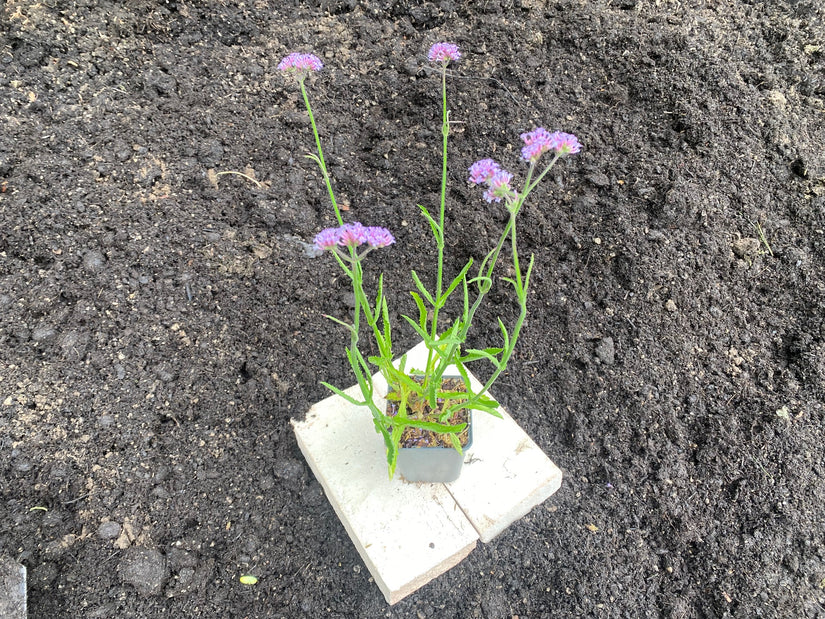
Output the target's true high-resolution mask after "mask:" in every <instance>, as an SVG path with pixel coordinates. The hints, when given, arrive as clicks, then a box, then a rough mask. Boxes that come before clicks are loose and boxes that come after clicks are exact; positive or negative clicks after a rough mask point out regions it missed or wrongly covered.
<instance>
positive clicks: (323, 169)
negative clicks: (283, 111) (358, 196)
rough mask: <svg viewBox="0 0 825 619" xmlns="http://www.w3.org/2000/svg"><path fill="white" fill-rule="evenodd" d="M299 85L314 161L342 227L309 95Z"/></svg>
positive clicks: (302, 85) (302, 84)
mask: <svg viewBox="0 0 825 619" xmlns="http://www.w3.org/2000/svg"><path fill="white" fill-rule="evenodd" d="M299 83H300V85H301V94H302V95H303V96H304V105H305V106H306V108H307V113H308V114H309V122H310V124H312V135H314V136H315V146H316V147H317V149H318V158H317V159H316V161H317V162H318V166H319V167H320V168H321V174H322V175H323V177H324V183H325V184H326V186H327V193H328V194H329V199H330V202H332V208H333V210H334V211H335V218H336V219H337V220H338V225H339V226H343V225H344V219H343V218H342V217H341V210H340V209H339V208H338V202H337V201H336V200H335V193H334V192H333V191H332V181H331V179H330V177H329V172H328V171H327V164H326V161H324V150H323V149H322V148H321V136H319V135H318V127H317V126H316V125H315V116H314V115H313V113H312V106H311V105H310V104H309V95H308V94H307V89H306V86H305V85H304V80H300V81H299Z"/></svg>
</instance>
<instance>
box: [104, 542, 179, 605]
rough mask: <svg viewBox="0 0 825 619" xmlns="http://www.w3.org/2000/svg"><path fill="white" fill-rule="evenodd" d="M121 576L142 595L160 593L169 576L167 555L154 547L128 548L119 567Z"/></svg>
mask: <svg viewBox="0 0 825 619" xmlns="http://www.w3.org/2000/svg"><path fill="white" fill-rule="evenodd" d="M117 570H118V573H119V574H120V578H121V579H122V580H123V582H125V583H126V584H129V585H132V586H133V587H134V588H135V589H136V590H137V592H138V593H139V594H141V595H146V596H149V595H160V593H161V592H162V591H163V586H164V584H166V579H167V578H168V577H169V572H168V566H167V564H166V557H164V556H163V555H162V554H161V553H160V552H159V551H158V550H156V549H154V548H138V547H136V546H133V547H131V548H127V549H126V552H125V554H124V556H123V558H122V559H121V560H120V563H119V564H118V567H117Z"/></svg>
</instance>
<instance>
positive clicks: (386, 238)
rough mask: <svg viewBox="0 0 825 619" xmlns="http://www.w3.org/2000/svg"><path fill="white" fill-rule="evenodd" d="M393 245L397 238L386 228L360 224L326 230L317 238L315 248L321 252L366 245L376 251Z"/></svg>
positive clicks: (355, 223)
mask: <svg viewBox="0 0 825 619" xmlns="http://www.w3.org/2000/svg"><path fill="white" fill-rule="evenodd" d="M393 243H395V238H393V236H392V234H391V233H390V231H389V230H387V229H386V228H381V227H379V226H364V225H361V224H360V223H358V222H354V223H351V224H344V225H343V226H339V227H337V228H326V229H324V230H321V231H320V232H319V233H318V234H317V235H316V236H315V247H316V248H317V249H319V250H321V251H323V250H325V249H333V248H334V247H358V246H360V245H364V244H366V245H368V246H369V247H370V248H371V249H375V248H378V247H386V246H387V245H392V244H393Z"/></svg>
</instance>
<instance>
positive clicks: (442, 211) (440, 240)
mask: <svg viewBox="0 0 825 619" xmlns="http://www.w3.org/2000/svg"><path fill="white" fill-rule="evenodd" d="M449 135H450V112H449V110H448V109H447V65H446V64H445V65H444V66H443V67H442V68H441V203H440V204H439V211H438V234H437V235H436V243H437V244H438V267H437V274H436V281H435V297H434V298H435V300H436V304H435V306H434V307H433V317H432V325H431V335H432V337H433V339H436V337H437V336H438V311H439V309H440V306H441V292H442V288H443V279H444V243H445V239H444V226H445V220H446V212H447V143H448V138H449ZM433 357H434V353H433V351H432V350H430V351H428V353H427V367H426V369H425V373H426V375H430V374H431V373H432V371H433V365H434V361H435V360H434V358H433ZM439 387H440V385H435V384H432V385H430V389H429V393H428V394H427V395H428V399H429V400H430V404H431V405H432V406H435V399H436V395H435V394H436V391H438V388H439Z"/></svg>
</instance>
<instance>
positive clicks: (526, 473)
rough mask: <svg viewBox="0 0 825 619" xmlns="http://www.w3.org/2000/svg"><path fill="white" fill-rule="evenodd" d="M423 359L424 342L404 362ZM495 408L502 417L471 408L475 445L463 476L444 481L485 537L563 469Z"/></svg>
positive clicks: (536, 498) (551, 486) (553, 486)
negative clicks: (454, 479) (472, 410)
mask: <svg viewBox="0 0 825 619" xmlns="http://www.w3.org/2000/svg"><path fill="white" fill-rule="evenodd" d="M426 362H427V348H426V346H424V343H423V342H422V343H421V344H419V345H418V346H416V347H415V348H413V349H412V350H410V351H409V352H408V353H407V363H408V367H416V366H419V367H423V366H424V365H426ZM449 371H450V370H448V372H449ZM452 371H453V372H455V373H457V371H456V370H455V369H453V370H452ZM470 381H471V382H472V384H473V387H474V388H475V389H481V387H482V386H483V385H482V384H481V383H479V381H478V379H476V377H475V376H473V375H472V374H470ZM492 397H495V396H492ZM499 412H500V413H501V414H502V416H503V417H504V419H497V418H496V417H493V416H492V415H487V414H485V413H479V412H476V413H473V445H472V447H470V448H469V449H468V450H467V453H466V455H465V459H464V467H463V469H462V471H461V477H459V478H458V479H457V480H456V481H454V482H451V483H449V484H446V485H447V490H449V492H450V494H451V495H452V496H453V498H454V499H455V500H456V503H458V504H459V505H460V506H461V509H462V510H463V511H464V514H465V515H466V516H467V518H468V519H469V520H470V522H472V523H473V526H474V527H475V529H476V530H477V531H478V534H479V537H480V538H481V541H482V542H485V543H487V542H489V541H491V540H492V539H493V538H495V537H496V536H497V535H498V534H499V533H501V532H502V531H504V529H506V528H507V527H509V526H510V525H511V524H512V523H513V522H515V521H516V520H518V519H519V518H521V517H522V516H524V515H525V514H527V513H528V512H529V511H530V510H531V509H533V508H534V507H535V506H536V505H539V504H541V503H543V502H544V501H545V500H546V499H547V498H548V497H550V496H551V495H552V494H553V493H554V492H556V490H558V489H559V487H560V486H561V480H562V473H561V470H559V468H558V467H557V466H556V465H555V464H553V462H552V461H551V460H550V458H548V457H547V455H545V453H544V452H543V451H542V450H541V449H540V448H539V446H538V445H536V443H535V442H533V440H532V439H531V438H530V437H529V436H528V435H527V433H526V432H524V430H522V429H521V427H520V426H519V425H518V424H517V423H516V422H515V421H514V420H513V418H512V417H510V415H509V413H508V412H507V411H506V410H505V409H504V407H503V406H500V407H499Z"/></svg>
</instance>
